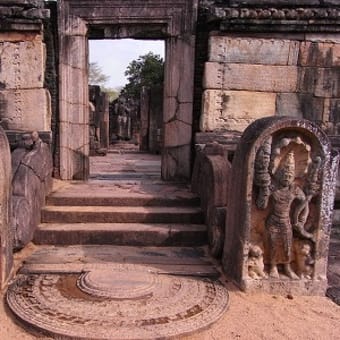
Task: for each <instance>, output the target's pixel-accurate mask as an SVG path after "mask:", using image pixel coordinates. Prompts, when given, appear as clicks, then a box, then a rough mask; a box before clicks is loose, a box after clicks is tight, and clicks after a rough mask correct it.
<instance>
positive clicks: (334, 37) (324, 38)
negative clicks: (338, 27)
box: [305, 0, 340, 44]
mask: <svg viewBox="0 0 340 340" xmlns="http://www.w3.org/2000/svg"><path fill="white" fill-rule="evenodd" d="M335 1H338V0H335ZM305 39H306V40H307V41H314V42H328V43H334V44H340V36H339V34H336V33H334V34H332V33H308V34H306V36H305Z"/></svg>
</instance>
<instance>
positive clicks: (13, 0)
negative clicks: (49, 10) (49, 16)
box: [1, 0, 44, 8]
mask: <svg viewBox="0 0 340 340" xmlns="http://www.w3.org/2000/svg"><path fill="white" fill-rule="evenodd" d="M1 4H2V5H6V6H24V7H31V8H34V7H35V8H42V7H43V6H44V0H2V1H1Z"/></svg>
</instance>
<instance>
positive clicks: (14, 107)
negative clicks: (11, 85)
mask: <svg viewBox="0 0 340 340" xmlns="http://www.w3.org/2000/svg"><path fill="white" fill-rule="evenodd" d="M0 101H2V102H3V103H4V106H3V108H2V109H1V117H0V119H1V125H2V126H3V127H5V128H6V129H9V130H31V131H34V130H45V131H46V130H50V129H51V102H50V94H49V92H48V91H47V90H45V89H42V88H41V89H29V90H13V91H12V90H4V91H0Z"/></svg>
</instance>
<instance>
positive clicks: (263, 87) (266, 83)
mask: <svg viewBox="0 0 340 340" xmlns="http://www.w3.org/2000/svg"><path fill="white" fill-rule="evenodd" d="M297 71H298V69H297V67H295V66H269V65H246V64H219V63H212V62H208V63H206V64H205V72H204V79H203V87H204V88H205V89H224V90H249V91H261V92H262V91H266V92H295V91H296V88H297V74H298V72H297Z"/></svg>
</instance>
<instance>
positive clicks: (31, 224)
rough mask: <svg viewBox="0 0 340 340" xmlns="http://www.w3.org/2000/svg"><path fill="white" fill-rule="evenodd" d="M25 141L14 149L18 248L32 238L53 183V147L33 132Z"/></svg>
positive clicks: (13, 213)
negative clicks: (51, 149) (51, 148)
mask: <svg viewBox="0 0 340 340" xmlns="http://www.w3.org/2000/svg"><path fill="white" fill-rule="evenodd" d="M24 138H25V139H24V142H23V145H21V146H20V147H19V148H17V149H16V150H14V151H13V154H12V168H13V181H12V188H13V196H12V205H13V212H12V225H13V228H14V233H15V234H14V240H15V245H14V246H15V248H22V247H24V246H25V245H26V244H27V243H29V242H30V241H31V240H32V238H33V233H34V230H35V229H36V227H37V226H38V224H39V223H40V217H41V214H40V211H41V207H42V206H43V205H44V203H45V196H46V195H47V194H48V193H49V192H50V190H51V185H52V170H53V164H52V155H51V151H50V147H49V146H48V145H47V144H45V143H43V142H42V141H41V139H40V138H39V135H38V134H37V133H36V132H34V133H32V137H31V136H30V135H24Z"/></svg>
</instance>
